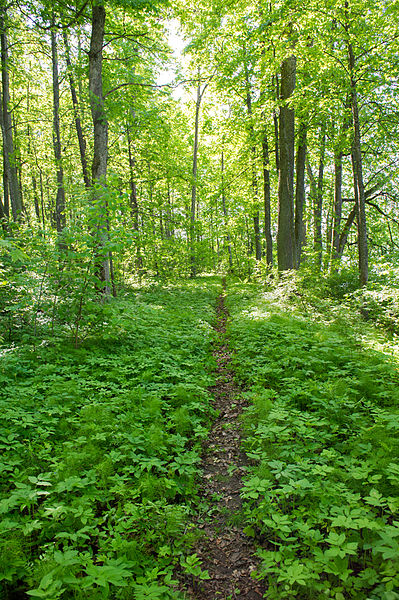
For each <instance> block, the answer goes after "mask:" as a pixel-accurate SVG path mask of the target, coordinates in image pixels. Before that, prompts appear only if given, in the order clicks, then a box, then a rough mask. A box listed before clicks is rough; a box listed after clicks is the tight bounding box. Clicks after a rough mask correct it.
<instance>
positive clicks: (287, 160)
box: [277, 56, 296, 271]
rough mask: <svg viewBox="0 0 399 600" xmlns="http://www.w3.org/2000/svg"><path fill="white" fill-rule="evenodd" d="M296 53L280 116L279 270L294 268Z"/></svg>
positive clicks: (284, 78)
mask: <svg viewBox="0 0 399 600" xmlns="http://www.w3.org/2000/svg"><path fill="white" fill-rule="evenodd" d="M295 81H296V57H295V56H290V57H288V58H286V59H285V60H284V62H283V63H282V66H281V86H280V87H281V94H280V97H281V100H282V106H281V108H280V116H279V155H280V158H279V164H280V170H279V180H278V231H277V257H278V269H279V271H286V270H287V269H293V268H294V246H295V244H294V156H295V112H294V109H293V108H291V107H290V106H289V104H288V102H287V100H289V98H290V97H291V96H292V94H293V92H294V89H295Z"/></svg>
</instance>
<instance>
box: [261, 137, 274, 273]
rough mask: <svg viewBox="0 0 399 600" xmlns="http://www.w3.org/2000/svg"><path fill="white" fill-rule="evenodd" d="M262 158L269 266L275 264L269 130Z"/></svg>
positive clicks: (263, 140) (264, 141) (263, 145)
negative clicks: (271, 209)
mask: <svg viewBox="0 0 399 600" xmlns="http://www.w3.org/2000/svg"><path fill="white" fill-rule="evenodd" d="M262 158H263V202H264V215H265V241H266V263H267V264H268V265H269V266H272V264H273V239H272V225H271V211H270V195H271V194H270V161H269V144H268V140H267V129H266V127H265V130H264V132H263V138H262Z"/></svg>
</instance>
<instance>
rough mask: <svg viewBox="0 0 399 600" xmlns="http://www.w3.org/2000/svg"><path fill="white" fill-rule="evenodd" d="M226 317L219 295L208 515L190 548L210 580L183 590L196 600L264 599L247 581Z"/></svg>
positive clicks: (250, 562)
mask: <svg viewBox="0 0 399 600" xmlns="http://www.w3.org/2000/svg"><path fill="white" fill-rule="evenodd" d="M223 283H224V289H225V281H224V282H223ZM228 316H229V315H228V311H227V309H226V306H225V292H223V293H222V294H221V295H220V296H219V297H218V302H217V319H216V324H215V330H216V332H217V339H216V343H215V348H214V351H213V356H214V358H215V360H216V363H217V367H216V372H215V375H216V381H215V385H214V386H213V387H212V388H211V389H210V391H211V393H212V395H213V397H214V402H213V408H214V409H216V411H217V414H218V416H217V418H216V419H215V421H214V423H213V425H212V428H211V430H210V432H209V437H208V439H207V440H206V441H205V442H204V444H203V459H202V462H201V470H202V480H201V484H200V494H201V496H202V497H203V498H205V499H206V500H207V501H208V502H209V506H210V511H209V513H208V514H207V515H205V516H204V515H200V516H199V517H198V528H199V529H200V530H201V531H202V532H203V536H202V537H201V539H200V542H199V544H198V546H197V547H196V548H195V551H196V554H197V556H198V557H199V558H200V559H201V562H202V565H201V566H202V567H203V568H204V569H205V571H207V572H208V573H209V579H204V580H202V581H201V580H200V581H199V582H196V583H195V585H194V588H191V589H189V590H188V591H189V593H190V596H192V597H194V598H196V599H197V600H217V599H220V600H228V599H235V598H240V599H245V600H259V598H262V597H263V593H264V590H263V589H262V586H261V585H260V583H259V582H258V581H256V580H255V579H254V578H253V577H251V573H252V572H253V571H255V569H256V564H257V562H258V560H257V559H256V556H255V547H254V544H253V540H251V538H249V537H248V536H246V535H245V534H244V532H243V517H242V500H241V497H240V491H241V489H242V486H243V482H242V475H244V474H245V472H246V465H247V464H248V459H247V457H246V455H245V454H244V452H242V450H241V441H242V439H241V438H242V431H241V426H240V422H239V418H240V415H241V413H242V409H243V406H244V399H243V397H242V394H241V390H240V387H239V386H238V385H237V383H236V382H235V381H234V371H233V369H232V366H231V351H230V348H229V344H228V339H227V337H226V322H227V319H228Z"/></svg>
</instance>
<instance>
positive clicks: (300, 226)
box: [294, 122, 307, 269]
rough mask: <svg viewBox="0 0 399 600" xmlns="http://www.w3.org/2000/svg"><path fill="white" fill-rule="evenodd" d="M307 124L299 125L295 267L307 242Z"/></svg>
mask: <svg viewBox="0 0 399 600" xmlns="http://www.w3.org/2000/svg"><path fill="white" fill-rule="evenodd" d="M306 138H307V125H306V124H305V123H303V122H301V123H300V125H299V131H298V148H297V154H296V168H295V171H296V184H295V257H294V259H295V267H296V268H297V269H298V268H299V266H300V264H301V255H302V248H303V246H304V244H305V238H306V228H305V223H304V220H303V213H304V208H305V171H306V154H307V143H306Z"/></svg>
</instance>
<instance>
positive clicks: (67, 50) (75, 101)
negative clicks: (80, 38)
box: [63, 29, 91, 190]
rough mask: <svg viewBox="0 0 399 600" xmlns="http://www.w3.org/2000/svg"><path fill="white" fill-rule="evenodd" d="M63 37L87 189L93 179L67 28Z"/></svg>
mask: <svg viewBox="0 0 399 600" xmlns="http://www.w3.org/2000/svg"><path fill="white" fill-rule="evenodd" d="M63 38H64V46H65V60H66V64H67V69H68V79H69V88H70V90H71V98H72V105H73V114H74V119H75V129H76V135H77V138H78V144H79V154H80V163H81V165H82V174H83V181H84V184H85V187H86V189H87V190H88V189H90V187H91V181H90V176H89V167H88V164H87V156H86V146H87V145H86V140H85V137H84V134H83V128H82V121H81V118H80V114H79V102H78V96H77V93H76V86H75V79H74V77H73V71H72V63H71V58H70V48H69V41H68V34H67V32H66V29H64V30H63Z"/></svg>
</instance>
